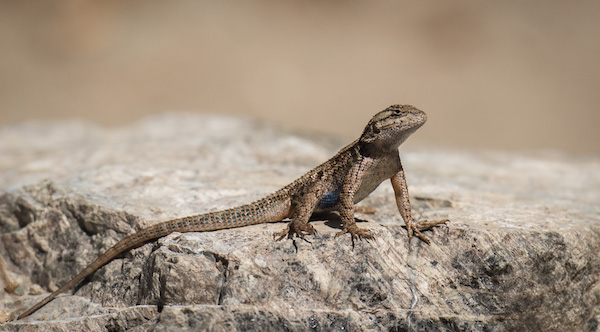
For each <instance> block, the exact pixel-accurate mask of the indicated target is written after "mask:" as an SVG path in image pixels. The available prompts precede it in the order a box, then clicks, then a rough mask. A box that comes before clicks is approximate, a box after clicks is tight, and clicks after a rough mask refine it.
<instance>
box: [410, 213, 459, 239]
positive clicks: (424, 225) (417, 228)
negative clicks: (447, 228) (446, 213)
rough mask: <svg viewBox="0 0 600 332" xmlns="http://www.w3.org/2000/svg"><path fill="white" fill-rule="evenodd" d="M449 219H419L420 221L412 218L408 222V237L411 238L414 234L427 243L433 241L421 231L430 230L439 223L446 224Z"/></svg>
mask: <svg viewBox="0 0 600 332" xmlns="http://www.w3.org/2000/svg"><path fill="white" fill-rule="evenodd" d="M448 221H450V220H448V219H444V220H437V221H427V220H419V221H418V222H415V221H414V220H411V221H409V222H407V223H406V230H407V231H408V238H409V239H410V238H411V237H412V235H413V234H414V235H415V236H416V237H418V238H419V239H421V241H423V242H425V243H427V244H430V243H431V241H430V240H429V239H428V238H427V237H426V236H425V235H423V233H421V231H424V230H428V229H430V228H432V227H435V226H437V225H441V224H446V223H447V222H448Z"/></svg>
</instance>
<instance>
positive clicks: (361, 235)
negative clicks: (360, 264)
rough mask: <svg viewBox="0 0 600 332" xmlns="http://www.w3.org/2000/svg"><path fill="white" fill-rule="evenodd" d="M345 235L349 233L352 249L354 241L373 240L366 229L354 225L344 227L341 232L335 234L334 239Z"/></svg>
mask: <svg viewBox="0 0 600 332" xmlns="http://www.w3.org/2000/svg"><path fill="white" fill-rule="evenodd" d="M346 233H350V238H351V239H352V247H354V240H360V239H374V238H375V237H374V236H373V234H371V231H370V230H368V229H366V228H360V227H358V226H356V225H352V226H349V227H344V229H343V230H341V231H339V232H337V233H336V234H335V237H338V236H340V235H344V234H346Z"/></svg>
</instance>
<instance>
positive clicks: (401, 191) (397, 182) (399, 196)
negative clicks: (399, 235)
mask: <svg viewBox="0 0 600 332" xmlns="http://www.w3.org/2000/svg"><path fill="white" fill-rule="evenodd" d="M390 181H391V182H392V187H393V188H394V194H395V197H396V205H397V206H398V210H399V211H400V215H401V216H402V219H404V222H405V223H406V230H407V231H408V238H409V239H410V238H411V237H412V235H413V233H414V234H415V235H416V236H417V237H418V238H419V239H421V240H423V242H425V243H427V244H429V243H430V241H429V239H428V238H427V237H426V236H425V235H423V234H422V233H421V231H422V230H426V229H430V228H431V227H434V226H437V225H439V224H445V223H446V222H448V220H447V219H445V220H439V221H427V220H420V221H418V222H416V221H415V220H414V219H413V217H412V213H411V209H410V200H409V198H408V185H407V184H406V177H405V176H404V169H403V168H402V164H400V170H399V171H398V172H397V173H396V174H394V176H392V177H391V178H390Z"/></svg>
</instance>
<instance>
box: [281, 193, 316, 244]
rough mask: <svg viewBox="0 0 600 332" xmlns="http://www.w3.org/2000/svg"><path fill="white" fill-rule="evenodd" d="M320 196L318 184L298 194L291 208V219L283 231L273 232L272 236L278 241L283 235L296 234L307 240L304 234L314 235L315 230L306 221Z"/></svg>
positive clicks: (288, 236)
mask: <svg viewBox="0 0 600 332" xmlns="http://www.w3.org/2000/svg"><path fill="white" fill-rule="evenodd" d="M320 196H321V190H320V187H319V186H316V187H314V188H313V189H312V191H310V192H307V193H305V194H304V195H302V196H300V197H299V198H298V200H297V202H296V204H295V206H294V208H293V212H292V221H290V223H289V224H288V225H287V227H286V228H285V229H284V230H283V231H281V232H275V233H273V238H274V239H275V240H276V241H279V240H282V239H283V238H285V237H287V238H288V239H292V238H294V236H297V237H299V238H301V239H303V240H305V241H307V240H306V238H305V236H306V235H316V234H317V230H316V229H315V228H314V227H313V225H311V224H309V223H308V221H309V219H310V216H311V215H312V213H313V211H314V210H315V207H316V206H317V204H318V203H319V198H320Z"/></svg>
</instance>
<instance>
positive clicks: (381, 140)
mask: <svg viewBox="0 0 600 332" xmlns="http://www.w3.org/2000/svg"><path fill="white" fill-rule="evenodd" d="M426 120H427V116H426V115H425V113H424V112H423V111H421V110H418V109H417V108H416V107H414V106H411V105H392V106H390V107H388V108H386V109H385V110H383V111H381V112H379V113H377V114H375V116H373V118H372V119H371V121H369V123H368V124H367V126H366V127H365V130H364V132H363V134H362V135H361V136H360V139H359V143H360V144H362V145H363V146H364V147H365V148H367V150H371V151H373V149H374V150H375V151H382V150H383V151H387V150H390V149H398V147H399V146H400V144H402V142H404V141H405V140H406V139H407V138H408V136H410V135H411V134H412V133H414V132H415V131H416V130H417V129H419V127H421V126H422V125H423V124H424V123H425V121H426Z"/></svg>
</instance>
